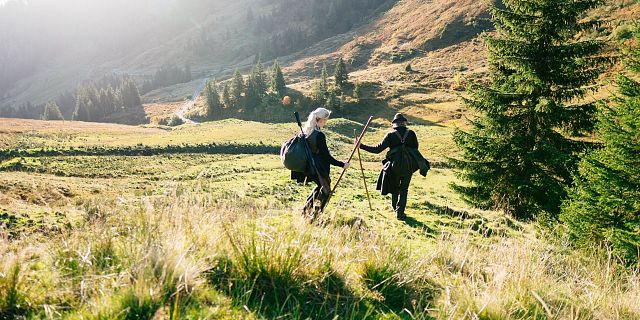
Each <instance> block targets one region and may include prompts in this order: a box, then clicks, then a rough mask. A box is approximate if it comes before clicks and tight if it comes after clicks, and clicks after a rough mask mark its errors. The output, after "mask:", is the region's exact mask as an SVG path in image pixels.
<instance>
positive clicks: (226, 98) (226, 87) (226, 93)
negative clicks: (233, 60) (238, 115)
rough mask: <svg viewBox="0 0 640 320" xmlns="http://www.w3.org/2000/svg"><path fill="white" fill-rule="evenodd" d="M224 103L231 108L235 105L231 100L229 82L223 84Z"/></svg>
mask: <svg viewBox="0 0 640 320" xmlns="http://www.w3.org/2000/svg"><path fill="white" fill-rule="evenodd" d="M222 103H223V104H224V107H225V108H231V107H232V105H233V103H232V101H231V94H230V93H229V85H228V84H227V83H225V84H224V85H222Z"/></svg>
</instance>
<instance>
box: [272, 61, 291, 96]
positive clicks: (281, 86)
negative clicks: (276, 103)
mask: <svg viewBox="0 0 640 320" xmlns="http://www.w3.org/2000/svg"><path fill="white" fill-rule="evenodd" d="M271 90H272V91H273V92H276V93H277V94H278V96H280V98H282V97H284V96H285V95H286V94H287V84H286V82H285V81H284V74H282V69H280V65H279V64H278V60H276V61H275V63H274V64H273V70H272V71H271Z"/></svg>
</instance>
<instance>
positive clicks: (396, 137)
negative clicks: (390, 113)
mask: <svg viewBox="0 0 640 320" xmlns="http://www.w3.org/2000/svg"><path fill="white" fill-rule="evenodd" d="M407 122H408V121H407V118H405V116H404V115H402V114H401V113H397V114H396V115H395V117H393V121H391V124H392V130H391V131H389V132H388V133H387V134H386V135H385V137H384V139H382V141H381V142H380V143H379V144H378V145H376V146H369V145H366V144H361V145H360V149H362V150H365V151H367V152H371V153H376V154H377V153H381V152H382V151H384V150H385V149H387V148H388V149H389V151H388V152H387V155H386V157H385V159H384V160H383V161H382V164H383V166H382V171H381V172H380V176H379V177H378V183H377V186H376V190H379V191H381V193H382V195H387V194H389V193H390V194H391V206H392V207H393V210H394V211H395V212H396V217H397V218H398V220H405V219H406V217H407V216H406V215H405V208H406V206H407V197H408V193H409V184H410V183H411V178H412V176H413V173H414V172H415V171H417V170H418V169H420V174H422V175H423V176H426V174H427V171H428V170H429V168H428V166H429V162H428V161H427V160H426V159H424V157H422V155H421V154H420V152H419V151H418V147H419V144H418V137H417V136H416V134H415V132H413V131H412V130H409V129H408V128H407Z"/></svg>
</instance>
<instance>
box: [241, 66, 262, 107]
mask: <svg viewBox="0 0 640 320" xmlns="http://www.w3.org/2000/svg"><path fill="white" fill-rule="evenodd" d="M256 76H257V75H255V74H254V75H252V76H250V77H249V79H247V86H246V88H245V109H246V110H255V109H257V107H258V105H259V104H260V101H261V98H260V89H259V88H260V85H259V82H260V79H259V78H256Z"/></svg>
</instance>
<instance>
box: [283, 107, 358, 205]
mask: <svg viewBox="0 0 640 320" xmlns="http://www.w3.org/2000/svg"><path fill="white" fill-rule="evenodd" d="M330 115H331V111H329V110H327V109H325V108H318V109H316V110H314V111H313V112H311V113H310V114H309V118H308V119H307V122H306V123H305V125H304V129H303V131H304V134H305V136H306V137H307V141H308V143H309V147H310V149H311V153H312V155H313V159H314V161H315V164H316V167H317V169H318V174H320V175H321V176H322V177H323V178H324V180H325V181H326V182H327V184H328V185H331V181H330V179H329V173H330V167H331V165H333V166H336V167H341V168H345V169H346V168H349V163H348V162H342V161H339V160H336V159H335V158H334V157H333V156H331V153H329V148H328V147H327V138H326V136H325V134H324V133H323V132H322V128H323V127H324V126H325V125H326V124H327V120H329V116H330ZM291 179H293V180H296V181H298V182H307V181H313V182H315V183H316V187H315V188H314V189H313V191H312V192H311V194H310V195H309V197H308V198H307V202H306V203H305V206H304V208H303V209H302V214H303V215H305V216H309V217H311V218H315V217H316V216H317V214H318V213H320V212H322V211H323V210H324V207H325V205H326V204H327V200H328V199H329V193H330V192H328V191H326V190H325V191H323V188H322V185H321V183H320V179H319V178H318V176H317V175H312V174H309V173H302V172H294V171H291Z"/></svg>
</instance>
